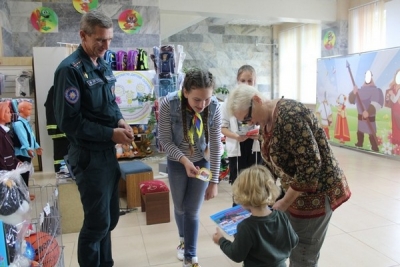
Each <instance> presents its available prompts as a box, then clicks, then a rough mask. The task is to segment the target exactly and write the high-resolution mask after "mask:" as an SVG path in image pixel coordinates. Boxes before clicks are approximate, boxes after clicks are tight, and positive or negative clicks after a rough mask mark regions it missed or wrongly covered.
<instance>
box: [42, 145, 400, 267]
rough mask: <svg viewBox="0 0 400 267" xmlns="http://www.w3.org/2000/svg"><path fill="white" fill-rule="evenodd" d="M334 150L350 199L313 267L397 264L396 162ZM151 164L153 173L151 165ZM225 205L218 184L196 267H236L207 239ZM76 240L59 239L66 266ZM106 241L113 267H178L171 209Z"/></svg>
mask: <svg viewBox="0 0 400 267" xmlns="http://www.w3.org/2000/svg"><path fill="white" fill-rule="evenodd" d="M334 152H335V154H336V156H337V158H338V159H339V162H340V164H341V166H342V168H343V169H344V171H345V173H346V175H347V178H348V182H349V184H350V187H351V190H352V194H353V195H352V197H351V199H350V200H349V201H348V202H347V203H345V204H343V205H342V206H341V207H339V208H338V209H337V210H336V211H335V212H334V214H333V217H332V220H331V225H330V228H329V231H328V234H327V237H326V240H325V244H324V246H323V249H322V252H321V258H320V264H319V265H320V266H322V267H347V266H355V267H358V266H360V267H361V266H362V267H389V266H391V267H394V266H400V161H397V160H392V159H387V158H384V157H381V156H375V155H371V154H366V153H362V152H358V151H353V150H349V149H345V148H339V147H334ZM153 165H154V166H155V173H156V172H157V171H158V169H157V164H152V166H153ZM35 177H36V178H35V180H36V182H37V183H40V182H41V179H43V175H41V174H40V173H36V174H35ZM165 181H167V180H166V179H165ZM230 205H231V186H230V185H229V184H228V183H227V182H226V181H223V182H221V184H220V186H219V194H218V197H216V198H215V199H213V200H211V201H207V202H205V203H204V205H203V208H202V211H201V219H200V231H199V241H198V257H199V260H200V263H201V266H202V267H216V266H218V267H230V266H241V264H239V263H234V262H232V261H230V260H229V259H228V258H227V257H226V256H225V255H224V254H223V253H222V252H221V250H220V249H219V247H218V246H216V245H214V243H213V242H212V241H211V235H212V234H213V233H214V231H215V228H216V226H215V224H214V223H213V222H212V221H211V220H210V219H209V215H211V214H213V213H215V212H217V211H219V210H221V209H224V208H227V207H229V206H230ZM77 236H78V235H77V234H65V235H63V237H62V238H63V245H64V246H65V248H64V266H66V267H76V266H78V263H77V260H76V244H77ZM112 239H113V254H114V261H115V266H117V267H133V266H135V267H139V266H165V267H175V266H176V267H178V266H182V265H181V262H179V261H178V260H177V259H176V256H175V247H176V246H177V245H178V236H177V229H176V225H175V222H174V219H173V214H172V210H171V222H170V223H165V224H157V225H149V226H147V225H146V222H145V216H144V214H143V213H141V212H140V210H139V211H134V212H131V213H128V214H126V215H124V216H121V218H120V222H119V224H118V226H117V228H116V229H115V230H114V231H113V233H112Z"/></svg>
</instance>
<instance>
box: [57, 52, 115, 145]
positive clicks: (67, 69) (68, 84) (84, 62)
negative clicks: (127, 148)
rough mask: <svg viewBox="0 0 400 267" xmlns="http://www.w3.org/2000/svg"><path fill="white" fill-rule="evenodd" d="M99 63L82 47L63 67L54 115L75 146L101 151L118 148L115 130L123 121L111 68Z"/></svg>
mask: <svg viewBox="0 0 400 267" xmlns="http://www.w3.org/2000/svg"><path fill="white" fill-rule="evenodd" d="M97 63H98V66H97V67H96V66H94V64H93V63H92V61H91V59H90V58H89V56H88V55H87V54H86V52H85V51H84V50H83V48H82V46H81V45H80V46H79V47H78V49H77V50H76V51H75V52H74V53H72V54H71V55H70V56H68V57H67V58H66V59H64V60H63V61H62V62H61V63H60V65H59V66H58V68H57V70H56V72H55V75H54V111H55V117H56V120H57V125H58V126H59V127H60V129H61V131H63V132H64V133H65V134H66V135H67V137H68V139H69V141H70V143H71V144H73V145H76V146H80V147H83V148H86V149H89V150H97V151H101V150H104V149H108V148H111V147H113V146H115V143H114V142H113V141H112V140H111V137H112V135H113V129H114V128H117V127H118V121H119V120H120V119H122V118H123V117H122V114H121V112H120V110H119V107H118V105H117V103H116V102H115V81H116V78H115V76H114V75H113V73H112V70H111V68H110V65H109V64H108V63H106V62H105V61H104V60H103V59H102V58H98V59H97Z"/></svg>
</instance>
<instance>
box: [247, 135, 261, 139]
mask: <svg viewBox="0 0 400 267" xmlns="http://www.w3.org/2000/svg"><path fill="white" fill-rule="evenodd" d="M249 138H251V139H253V140H258V138H259V135H258V134H255V135H250V136H249Z"/></svg>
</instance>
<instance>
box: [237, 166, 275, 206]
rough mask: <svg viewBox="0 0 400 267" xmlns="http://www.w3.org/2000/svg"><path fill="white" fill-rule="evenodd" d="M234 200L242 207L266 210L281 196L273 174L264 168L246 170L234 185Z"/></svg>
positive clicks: (256, 167)
mask: <svg viewBox="0 0 400 267" xmlns="http://www.w3.org/2000/svg"><path fill="white" fill-rule="evenodd" d="M232 190H233V200H234V202H235V203H237V204H240V205H242V206H252V207H260V208H265V207H266V206H267V205H272V204H274V203H275V200H276V199H277V197H278V196H279V195H280V189H279V187H278V186H277V185H276V184H275V180H274V178H273V176H272V174H271V172H270V171H269V170H268V169H267V168H266V167H264V166H261V165H253V166H251V167H250V168H247V169H244V170H243V171H242V172H241V173H240V174H239V176H238V177H237V178H236V180H235V182H234V183H233V187H232Z"/></svg>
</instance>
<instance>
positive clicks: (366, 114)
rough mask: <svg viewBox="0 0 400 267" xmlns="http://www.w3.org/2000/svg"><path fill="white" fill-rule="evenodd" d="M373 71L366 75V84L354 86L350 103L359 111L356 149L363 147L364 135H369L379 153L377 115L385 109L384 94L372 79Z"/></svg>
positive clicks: (372, 144)
mask: <svg viewBox="0 0 400 267" xmlns="http://www.w3.org/2000/svg"><path fill="white" fill-rule="evenodd" d="M372 77H373V76H372V73H371V71H369V70H368V71H367V72H366V73H365V82H364V84H363V85H362V86H361V88H358V87H357V85H354V87H353V90H352V91H351V92H350V93H349V102H350V103H351V104H355V105H356V107H357V111H358V125H357V143H355V146H356V147H363V144H364V134H368V136H369V141H370V144H371V149H372V150H373V151H375V152H378V151H379V147H378V146H379V140H378V138H377V136H376V133H377V128H376V121H375V119H376V113H377V111H378V110H380V109H381V108H382V107H383V102H384V101H383V100H384V98H383V92H382V90H381V89H380V88H378V87H377V86H376V85H375V83H374V80H373V78H372Z"/></svg>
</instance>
